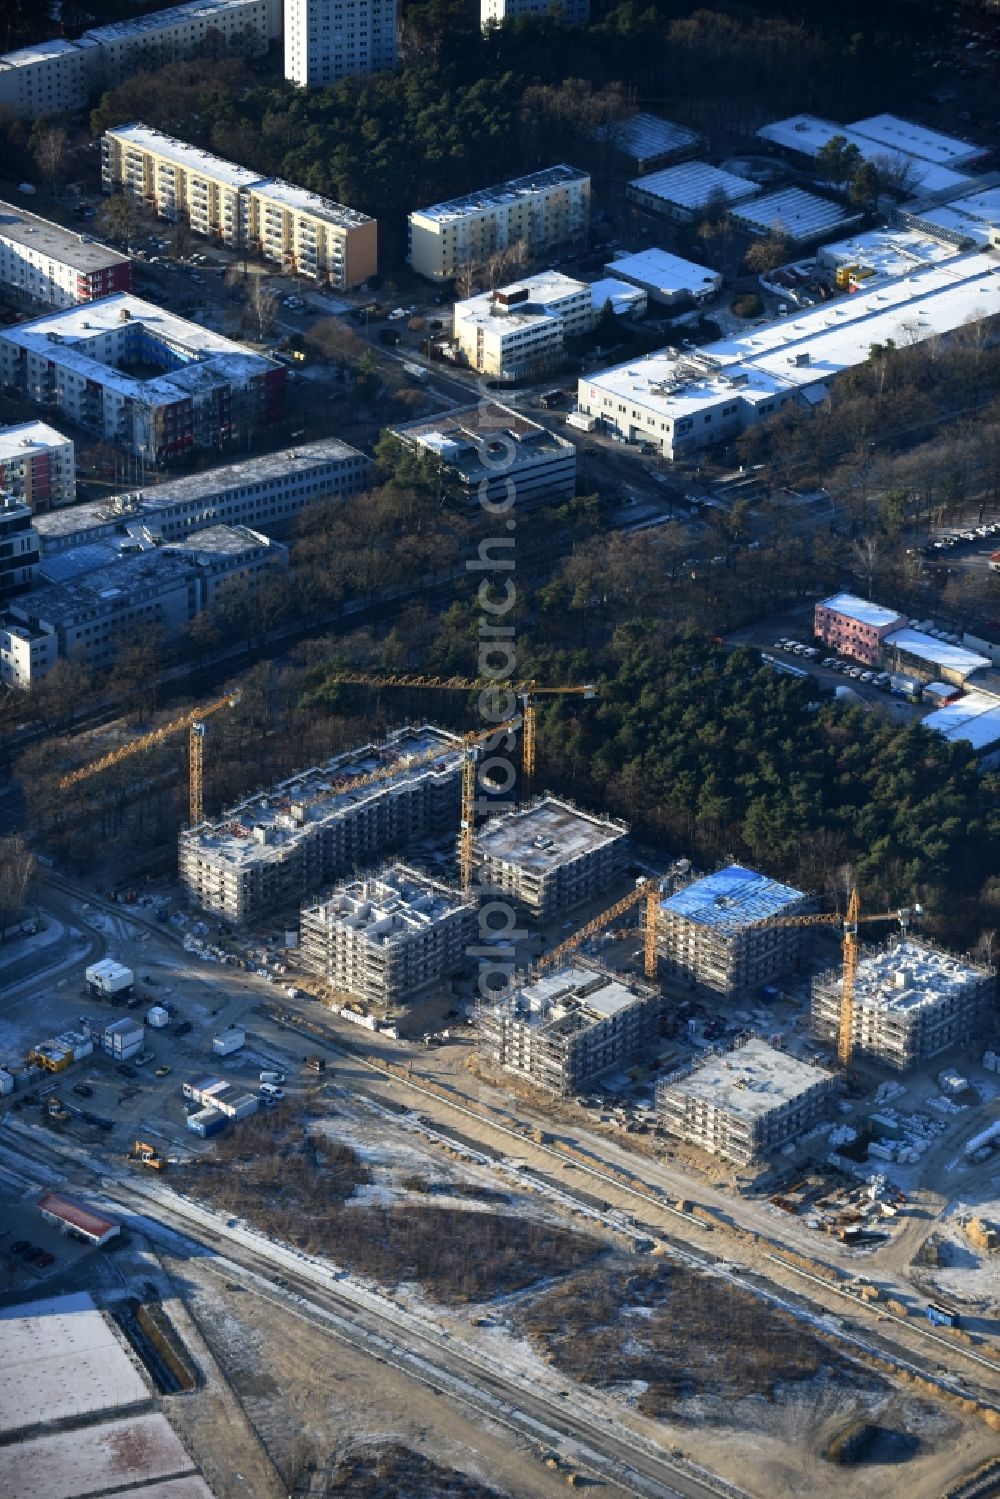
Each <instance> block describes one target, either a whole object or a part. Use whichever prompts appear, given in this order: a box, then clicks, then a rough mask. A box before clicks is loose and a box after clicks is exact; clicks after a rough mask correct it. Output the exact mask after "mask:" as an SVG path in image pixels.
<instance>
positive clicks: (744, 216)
mask: <svg viewBox="0 0 1000 1499" xmlns="http://www.w3.org/2000/svg"><path fill="white" fill-rule="evenodd" d="M734 216H735V218H736V219H737V220H738V221H739V223H741V224H745V225H746V226H747V227H748V228H750V229H751V230H754V231H755V232H757V233H759V234H771V233H777V232H783V233H785V234H787V235H788V237H789V239H796V240H797V239H803V240H804V239H819V237H820V236H821V235H823V234H831V233H832V232H833V231H834V230H836V229H840V228H842V227H843V226H844V225H845V224H849V223H850V222H851V221H852V219H853V220H857V219H859V218H860V217H861V215H860V214H858V213H853V214H851V213H848V212H847V210H846V209H845V208H843V207H842V206H841V204H839V203H831V202H830V200H829V198H820V197H818V196H817V195H816V193H807V192H803V190H802V188H800V187H786V188H782V189H781V191H780V192H776V193H766V194H765V195H764V197H763V198H754V200H753V201H752V202H751V203H745V204H742V205H741V206H740V207H738V208H737V209H736V212H735V215H734Z"/></svg>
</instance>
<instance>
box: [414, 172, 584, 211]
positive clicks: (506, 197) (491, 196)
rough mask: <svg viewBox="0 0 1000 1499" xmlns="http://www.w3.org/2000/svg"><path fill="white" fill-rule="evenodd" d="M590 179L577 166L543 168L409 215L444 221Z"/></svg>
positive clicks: (419, 209) (434, 204)
mask: <svg viewBox="0 0 1000 1499" xmlns="http://www.w3.org/2000/svg"><path fill="white" fill-rule="evenodd" d="M589 181H590V178H589V176H588V175H587V173H586V172H581V171H580V170H579V169H578V168H577V167H568V166H562V165H561V166H557V167H546V168H545V170H544V171H541V172H532V173H531V174H530V176H527V177H515V178H513V179H512V180H511V181H510V182H500V183H498V184H497V185H496V186H495V187H481V188H479V189H478V191H476V192H474V193H466V194H465V196H464V197H461V198H449V199H448V201H447V202H445V203H432V204H430V205H429V206H428V207H427V208H418V209H415V210H414V212H413V213H411V214H410V218H411V219H414V220H416V221H418V222H420V223H425V222H431V223H438V224H447V223H450V222H451V221H452V220H454V219H463V218H466V217H467V216H469V215H471V214H477V213H483V212H486V211H488V210H489V209H491V208H500V207H502V206H503V205H504V204H506V203H516V202H517V201H518V199H519V198H530V197H532V196H533V194H535V193H540V192H547V191H548V190H549V189H550V188H553V187H560V186H562V185H564V184H567V183H570V182H589Z"/></svg>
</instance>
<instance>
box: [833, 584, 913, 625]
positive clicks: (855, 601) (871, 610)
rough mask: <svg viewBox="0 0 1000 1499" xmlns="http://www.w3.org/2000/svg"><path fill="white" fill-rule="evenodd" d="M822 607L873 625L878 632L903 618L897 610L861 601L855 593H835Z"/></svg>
mask: <svg viewBox="0 0 1000 1499" xmlns="http://www.w3.org/2000/svg"><path fill="white" fill-rule="evenodd" d="M822 607H823V608H824V609H831V610H833V611H834V613H836V614H844V615H846V616H847V618H848V619H855V620H857V622H858V623H859V624H862V625H871V626H872V627H873V628H874V629H876V630H880V629H882V628H883V626H885V625H891V624H892V623H893V622H894V621H895V620H897V619H902V617H903V616H902V615H901V614H900V613H899V611H898V610H897V609H886V608H884V607H883V606H882V605H881V604H873V603H872V601H871V599H861V598H858V597H857V596H856V595H855V594H853V593H835V594H833V596H832V597H831V598H828V599H823V600H822Z"/></svg>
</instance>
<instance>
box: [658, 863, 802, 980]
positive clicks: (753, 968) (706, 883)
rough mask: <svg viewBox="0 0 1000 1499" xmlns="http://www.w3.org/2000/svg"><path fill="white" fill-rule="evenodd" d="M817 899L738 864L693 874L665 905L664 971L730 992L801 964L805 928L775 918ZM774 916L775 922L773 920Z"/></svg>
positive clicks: (661, 923)
mask: <svg viewBox="0 0 1000 1499" xmlns="http://www.w3.org/2000/svg"><path fill="white" fill-rule="evenodd" d="M815 905H816V902H815V901H814V900H812V899H811V898H810V897H809V896H808V895H805V894H804V893H803V892H802V891H801V890H793V889H792V887H791V886H790V885H782V884H781V883H780V882H779V881H778V880H772V879H768V877H767V876H766V875H763V874H757V873H756V872H755V871H754V870H752V869H744V868H743V866H742V865H740V864H731V865H729V867H728V868H726V869H720V870H717V871H716V872H715V874H710V875H706V876H705V877H704V878H703V879H700V880H694V881H693V882H692V883H691V884H689V885H687V886H686V887H685V888H684V889H682V890H679V891H677V893H676V894H674V895H671V896H669V897H668V898H667V899H666V900H665V901H664V902H663V903H662V905H661V907H660V919H659V934H660V937H659V944H660V954H661V957H662V958H663V963H664V968H665V970H666V972H667V973H668V974H669V975H670V976H671V977H674V978H679V979H682V980H685V979H686V980H687V981H688V982H689V983H690V984H691V986H692V987H693V986H695V985H700V986H701V987H703V988H705V989H711V990H714V991H715V992H716V993H717V994H722V995H725V996H726V997H732V996H734V995H737V994H739V993H741V992H742V991H744V990H747V989H752V988H753V987H754V985H757V984H766V983H768V982H769V981H770V980H771V979H772V978H774V977H776V976H778V975H779V974H782V973H786V972H788V971H789V970H791V969H793V968H794V967H795V965H796V962H797V960H798V956H799V950H800V947H801V931H800V930H799V929H798V927H796V926H783V925H781V924H780V922H778V921H777V918H782V919H784V918H787V917H793V916H799V915H802V914H804V913H806V912H808V911H811V910H813V909H815ZM772 923H773V924H772Z"/></svg>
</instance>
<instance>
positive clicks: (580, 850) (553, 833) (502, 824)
mask: <svg viewBox="0 0 1000 1499" xmlns="http://www.w3.org/2000/svg"><path fill="white" fill-rule="evenodd" d="M625 835H626V828H625V824H624V823H620V822H613V821H612V820H611V819H610V818H606V817H601V816H598V815H597V814H596V813H591V812H581V811H580V810H579V808H577V807H573V806H571V805H570V804H569V803H568V802H563V801H558V800H557V799H556V798H555V797H554V796H545V797H540V798H539V799H538V800H537V801H535V802H532V803H530V804H529V805H528V806H527V807H521V808H519V809H518V810H517V811H515V812H507V813H505V814H503V815H502V816H500V817H491V818H488V819H487V821H486V822H485V823H484V824H483V826H482V827H481V828H480V829H479V831H478V832H477V833H476V851H477V853H479V854H481V855H484V856H488V857H489V858H491V859H499V860H502V861H503V862H505V863H510V864H517V865H519V866H520V867H521V868H523V869H533V870H536V871H538V872H540V873H544V872H546V871H548V870H550V869H555V868H558V866H559V865H560V864H567V863H569V862H570V861H571V860H573V859H579V858H582V857H583V856H584V855H585V854H591V853H596V852H597V850H598V849H601V848H606V847H607V846H608V845H609V844H611V843H616V842H617V841H618V840H619V839H621V838H624V837H625Z"/></svg>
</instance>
